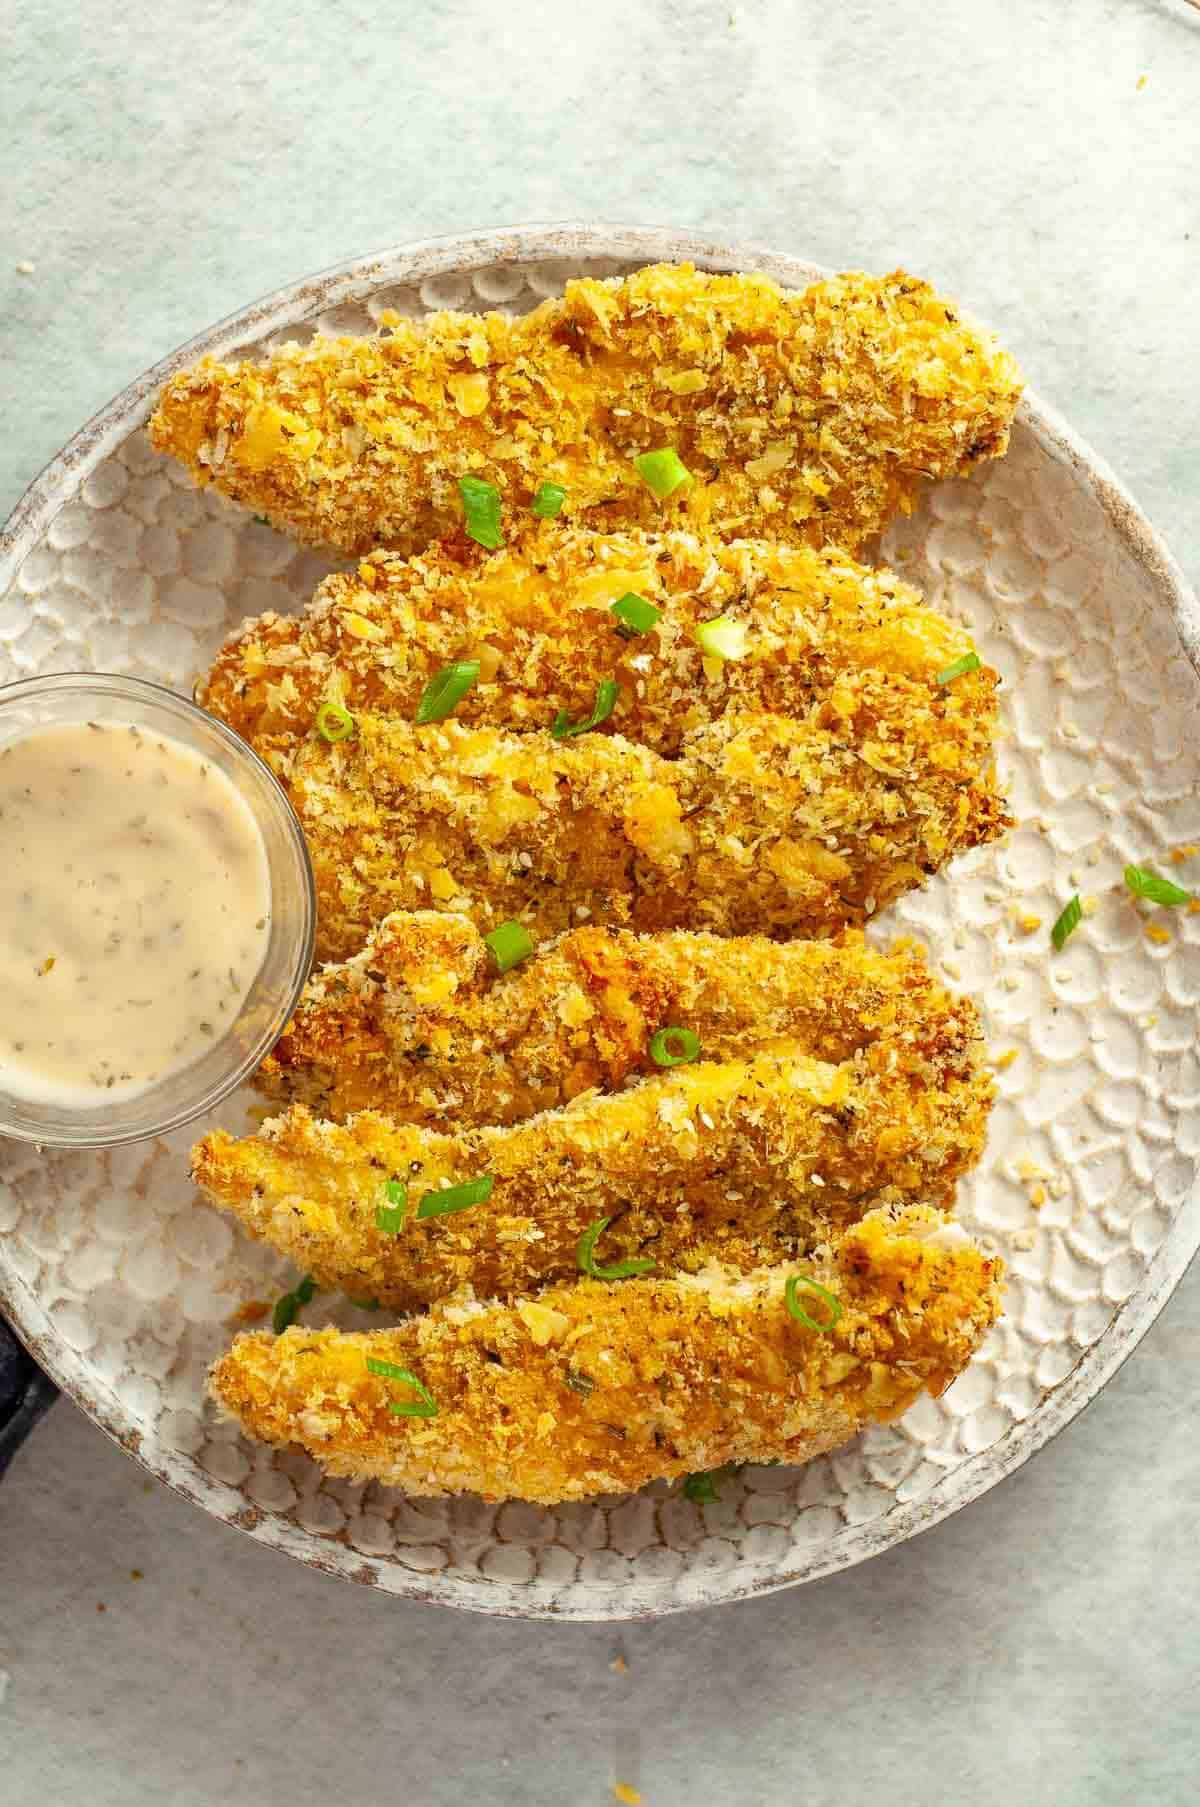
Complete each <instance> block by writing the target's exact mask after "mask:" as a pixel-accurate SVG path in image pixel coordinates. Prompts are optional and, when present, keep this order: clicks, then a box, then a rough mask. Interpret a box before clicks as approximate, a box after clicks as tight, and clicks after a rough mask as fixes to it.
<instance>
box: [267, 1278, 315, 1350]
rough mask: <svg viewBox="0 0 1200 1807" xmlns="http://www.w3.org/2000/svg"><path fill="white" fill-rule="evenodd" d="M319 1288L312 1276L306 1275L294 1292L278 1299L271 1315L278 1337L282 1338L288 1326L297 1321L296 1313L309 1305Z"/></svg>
mask: <svg viewBox="0 0 1200 1807" xmlns="http://www.w3.org/2000/svg"><path fill="white" fill-rule="evenodd" d="M316 1290H317V1286H316V1282H315V1281H314V1279H313V1277H312V1275H311V1274H305V1276H304V1278H303V1280H301V1281H300V1282H299V1283H298V1284H297V1286H296V1288H295V1290H294V1291H292V1292H290V1293H284V1295H283V1297H282V1298H281V1299H276V1301H275V1309H274V1311H273V1312H272V1313H271V1323H272V1324H273V1325H274V1327H275V1334H276V1336H282V1335H283V1332H284V1331H285V1330H286V1329H287V1327H288V1325H289V1324H291V1323H293V1322H294V1321H295V1317H296V1313H297V1312H298V1311H299V1309H300V1307H301V1306H302V1305H307V1304H308V1303H309V1301H310V1299H312V1297H313V1295H314V1294H315V1293H316Z"/></svg>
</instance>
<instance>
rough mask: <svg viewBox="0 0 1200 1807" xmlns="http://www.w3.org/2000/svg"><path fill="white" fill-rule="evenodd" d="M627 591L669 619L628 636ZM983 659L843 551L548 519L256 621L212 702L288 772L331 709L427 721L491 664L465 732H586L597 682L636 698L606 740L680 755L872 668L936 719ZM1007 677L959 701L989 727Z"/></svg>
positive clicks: (972, 684)
mask: <svg viewBox="0 0 1200 1807" xmlns="http://www.w3.org/2000/svg"><path fill="white" fill-rule="evenodd" d="M629 592H632V593H633V594H635V595H637V596H641V597H643V598H645V599H646V600H647V601H649V602H651V603H653V604H654V606H655V607H656V608H658V609H660V610H661V611H662V613H661V618H660V619H659V621H658V622H657V623H656V624H655V625H653V626H652V627H651V628H650V629H649V630H648V631H646V632H643V633H639V634H636V635H634V634H629V633H628V629H625V630H624V633H625V634H626V635H628V637H623V631H622V624H621V622H620V620H619V619H618V617H616V616H614V615H613V613H612V604H613V603H614V602H616V601H618V600H619V599H620V598H621V597H622V596H624V595H626V594H627V593H629ZM718 615H724V616H725V617H726V618H727V619H729V620H731V621H736V622H738V623H739V624H740V625H741V626H742V627H743V628H744V630H745V640H746V649H745V657H744V658H740V659H727V660H715V659H708V660H706V659H705V657H704V654H703V652H702V650H701V647H700V645H699V644H698V643H697V640H696V637H695V635H696V629H697V627H699V626H700V625H701V624H703V623H704V622H707V621H711V620H712V619H713V618H714V617H716V616H718ZM970 650H971V642H970V637H969V636H968V635H967V634H966V633H965V632H964V630H963V629H962V628H961V627H960V626H959V625H958V624H957V623H955V622H952V621H949V620H948V619H947V618H946V617H945V616H943V615H939V614H938V613H937V612H936V610H934V609H930V608H927V607H926V606H925V605H924V604H923V602H922V600H921V597H920V594H919V593H918V591H916V590H914V589H913V588H912V587H911V585H909V584H906V583H903V582H901V580H900V579H899V578H898V577H896V576H894V575H893V574H892V573H891V572H890V571H871V570H868V569H867V568H866V567H865V566H863V565H860V564H857V563H856V562H855V561H854V560H853V559H852V558H850V557H849V555H848V554H846V553H844V552H839V551H838V550H837V548H835V547H826V548H824V550H822V551H820V552H814V551H813V550H812V549H811V548H809V547H791V548H789V547H786V546H779V545H772V544H770V543H768V542H765V541H762V540H754V541H742V542H739V543H737V544H735V545H723V544H722V543H721V542H720V541H719V540H716V539H714V538H711V537H697V536H696V535H694V534H687V533H666V534H646V533H611V534H596V533H587V532H584V531H581V530H578V529H576V530H564V529H562V528H559V527H556V526H555V525H554V524H553V523H547V524H546V525H545V526H543V527H542V528H541V529H540V531H538V532H537V533H535V534H533V535H532V536H531V537H530V538H529V539H527V540H525V541H523V542H522V543H521V544H520V545H519V546H517V547H513V548H510V549H509V550H507V551H504V552H500V553H497V554H496V555H495V556H494V557H493V558H485V557H484V556H483V555H482V554H481V552H480V550H479V548H478V547H468V546H466V545H464V543H463V542H462V541H454V542H451V543H448V544H443V545H440V546H433V547H431V548H430V550H429V551H428V552H427V553H426V554H425V555H424V556H423V557H421V558H413V559H407V560H406V559H402V558H398V557H396V556H395V555H393V554H389V553H377V554H375V555H373V556H372V557H371V558H369V559H366V560H364V562H363V563H362V564H361V565H360V566H359V567H358V569H357V570H356V571H353V572H345V573H338V574H336V575H334V576H332V577H329V578H327V579H326V580H325V582H324V583H323V584H322V585H321V587H320V588H319V589H318V591H317V593H316V596H315V597H314V598H313V601H312V603H311V604H310V606H309V607H308V609H306V611H305V612H304V614H303V615H300V616H290V617H285V616H280V615H273V614H272V615H264V616H261V617H260V618H259V619H258V620H257V621H249V622H247V623H246V624H245V625H244V626H243V627H242V628H241V629H240V630H239V632H238V633H237V634H235V635H234V636H233V637H232V639H230V640H229V641H228V642H227V644H226V645H225V647H224V648H223V649H222V651H221V652H220V654H219V655H218V657H217V660H216V663H215V665H214V666H213V669H212V671H211V673H210V674H209V676H208V678H207V680H206V681H205V682H204V683H203V684H202V685H201V686H200V688H199V689H198V691H197V701H198V702H200V703H202V704H203V705H204V707H205V708H206V709H210V710H212V711H213V713H214V714H216V715H219V716H221V717H222V719H223V720H224V721H226V722H228V723H229V725H230V727H231V728H234V729H235V730H236V731H237V733H239V734H240V735H241V736H242V737H243V739H245V740H248V741H250V742H251V743H252V744H253V745H254V746H255V747H257V748H258V750H259V751H260V752H261V753H264V754H269V755H270V756H271V758H272V763H273V764H275V765H276V766H277V767H278V766H280V765H281V764H283V763H285V762H286V759H287V757H288V756H289V755H290V752H291V751H292V750H293V749H294V748H295V746H296V745H297V743H298V742H299V741H300V740H303V739H304V738H305V737H306V736H307V735H309V734H310V733H311V731H312V726H313V718H314V717H315V715H316V712H317V710H318V708H319V707H320V705H321V704H322V703H323V702H333V703H338V704H341V705H343V706H345V707H347V708H349V709H350V710H352V711H358V710H362V709H365V710H368V711H370V712H371V713H372V714H377V715H401V716H405V717H407V718H409V719H411V718H412V717H413V715H414V714H415V712H416V708H417V703H418V701H419V699H420V696H421V692H422V690H423V689H424V687H425V685H426V683H427V682H428V680H429V679H430V678H432V677H433V676H434V674H435V673H436V672H438V671H439V670H441V669H442V668H443V667H444V666H446V665H448V664H450V663H451V662H452V661H454V660H457V659H478V661H479V663H480V680H481V681H480V682H479V683H477V684H476V685H475V687H474V689H472V690H470V691H468V693H467V694H466V696H465V697H464V698H463V699H462V701H461V702H460V703H459V705H458V708H457V709H456V711H455V720H456V721H457V722H460V723H463V724H470V725H483V726H488V727H495V728H507V729H529V728H546V727H548V726H549V725H550V723H551V722H552V721H553V720H554V718H555V715H556V714H557V713H558V711H559V710H560V709H565V710H566V712H567V714H568V715H569V716H570V718H571V719H572V720H578V719H580V718H581V717H583V716H586V715H587V713H588V711H589V710H590V709H591V707H592V702H593V699H594V697H595V693H596V682H597V679H598V678H601V677H613V678H615V679H616V680H617V681H618V683H619V685H620V697H619V699H618V702H617V706H616V708H615V710H614V711H613V714H612V715H611V716H610V717H609V719H608V721H607V722H606V723H605V729H606V731H612V730H615V731H616V732H618V733H620V734H624V735H625V736H626V737H627V738H628V739H630V740H637V741H640V742H641V743H642V744H643V745H644V746H648V747H650V748H652V749H653V751H654V752H656V753H664V754H667V755H668V756H670V755H673V754H676V753H678V752H679V750H680V747H681V744H682V743H683V741H684V738H685V736H686V735H687V734H688V733H689V731H691V730H693V729H696V728H698V727H701V726H703V725H704V723H706V722H709V721H713V720H715V719H716V718H717V717H719V716H721V715H724V714H725V712H726V711H727V710H733V711H745V710H750V709H769V710H774V711H776V712H778V713H780V714H783V715H794V714H796V713H798V712H802V711H804V710H805V709H807V708H808V707H809V706H810V705H811V704H812V702H813V700H814V698H815V697H817V696H824V695H826V694H827V693H828V692H829V691H830V690H831V689H832V688H833V687H834V685H841V686H847V685H851V686H852V685H854V684H855V683H856V682H857V680H858V678H859V676H860V674H861V673H863V672H864V671H866V672H868V673H874V674H876V675H878V674H879V673H880V672H885V673H891V674H896V675H900V676H903V677H905V678H907V679H909V680H911V681H912V684H913V687H914V694H915V695H923V696H924V697H925V698H926V700H927V701H928V700H931V699H932V701H933V702H934V703H935V705H936V702H937V700H938V696H939V692H938V690H937V677H938V674H939V673H940V672H942V671H944V670H945V669H946V668H947V667H948V666H951V665H953V664H954V663H955V662H956V661H957V660H959V659H961V658H962V657H963V655H964V654H965V653H968V652H969V651H970ZM994 681H995V680H994V675H993V674H992V673H991V672H983V671H978V672H970V673H967V674H965V675H964V676H963V677H961V678H959V679H958V680H956V686H955V687H956V691H957V692H958V697H959V700H960V701H961V698H962V696H964V695H970V696H971V698H972V701H973V705H974V707H975V708H977V709H978V710H979V712H980V715H981V716H984V715H988V714H990V712H991V711H992V710H993V709H994V696H993V685H994Z"/></svg>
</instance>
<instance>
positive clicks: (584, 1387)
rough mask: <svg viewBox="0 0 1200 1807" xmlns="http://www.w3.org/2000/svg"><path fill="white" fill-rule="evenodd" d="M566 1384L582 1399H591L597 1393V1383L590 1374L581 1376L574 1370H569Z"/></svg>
mask: <svg viewBox="0 0 1200 1807" xmlns="http://www.w3.org/2000/svg"><path fill="white" fill-rule="evenodd" d="M566 1382H567V1385H568V1386H569V1387H570V1389H571V1391H572V1393H578V1395H579V1397H580V1398H581V1399H590V1398H591V1396H592V1394H593V1393H594V1392H595V1391H596V1383H595V1381H594V1380H593V1379H592V1377H591V1375H590V1374H580V1373H578V1372H577V1371H576V1370H575V1369H574V1368H568V1370H567V1374H566Z"/></svg>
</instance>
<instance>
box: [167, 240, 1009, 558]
mask: <svg viewBox="0 0 1200 1807" xmlns="http://www.w3.org/2000/svg"><path fill="white" fill-rule="evenodd" d="M388 324H389V326H390V333H389V335H388V336H381V337H378V338H368V339H350V338H342V339H328V338H321V337H318V338H315V339H314V340H313V341H312V342H311V343H310V344H308V345H298V344H290V345H287V346H284V347H283V348H282V349H281V350H279V351H277V352H276V353H274V354H273V355H272V356H271V357H269V358H267V359H265V360H264V361H263V362H261V363H259V362H247V363H242V364H238V365H235V366H232V367H230V366H228V365H223V364H219V363H216V362H214V361H213V360H212V359H211V358H206V359H203V360H202V361H201V362H200V363H199V364H198V365H196V366H195V367H194V368H193V369H191V370H185V371H183V372H181V373H180V374H179V375H178V376H176V377H173V378H172V379H171V381H170V382H169V383H168V384H167V385H166V387H165V388H164V390H163V392H162V394H161V396H160V398H159V405H158V410H157V412H156V413H155V415H154V416H153V418H152V420H151V422H150V434H151V438H152V440H153V442H154V444H155V445H156V446H157V447H158V448H159V449H160V450H161V451H164V452H169V453H170V454H171V455H172V456H174V457H176V458H178V459H180V460H182V462H183V463H184V464H185V465H186V466H187V468H188V469H189V471H190V472H191V473H192V475H193V477H194V478H195V479H196V481H197V482H200V483H213V484H215V485H216V487H217V488H218V489H220V490H221V491H222V492H223V493H224V494H225V495H227V496H231V497H232V498H233V499H234V500H235V501H237V502H240V503H242V504H243V505H244V506H245V507H247V508H251V509H253V510H254V511H255V512H256V513H258V514H263V515H266V516H268V517H269V518H270V520H271V522H272V523H273V524H274V525H275V526H276V527H279V528H282V529H285V530H287V531H289V532H291V533H293V534H295V535H296V536H297V537H298V538H300V539H302V540H306V541H309V542H310V543H312V544H315V545H322V546H327V547H331V548H334V549H335V550H337V551H339V552H343V553H349V554H360V553H363V552H367V551H369V550H371V548H373V547H376V546H390V547H392V548H394V549H396V550H398V551H401V552H404V553H411V552H420V551H421V550H422V549H423V548H424V547H425V546H427V545H428V544H429V543H430V541H431V540H434V539H438V538H441V537H442V536H444V535H446V534H450V533H453V532H455V531H456V530H459V529H460V527H461V522H462V504H461V501H460V498H459V494H458V490H457V479H458V478H459V477H461V476H463V475H476V476H483V477H485V478H487V479H488V480H490V481H491V482H493V483H495V484H496V485H497V486H498V487H499V489H500V491H501V493H502V497H503V502H504V530H505V532H506V533H507V534H508V535H509V537H512V536H513V535H515V533H516V532H517V531H519V529H520V526H521V523H522V522H523V521H527V520H528V519H529V508H530V503H531V501H532V498H533V496H534V494H535V492H536V491H537V489H538V486H539V485H540V484H541V483H543V482H546V481H549V482H553V483H556V484H560V485H562V486H563V487H564V488H565V489H566V492H567V500H566V503H565V506H564V509H563V517H564V519H567V520H585V521H586V522H587V524H588V525H591V526H594V527H603V526H611V525H616V526H630V525H644V526H654V525H662V524H664V523H665V524H672V523H675V522H678V521H679V520H680V519H690V520H691V521H693V522H695V523H697V524H699V525H706V524H707V525H710V526H711V527H712V528H713V529H714V530H715V531H716V532H718V533H720V534H721V535H723V536H725V537H727V538H729V537H736V536H738V535H741V534H746V533H755V534H758V535H761V536H762V537H764V538H769V539H778V540H783V541H788V542H792V543H795V544H800V543H807V544H811V545H815V546H820V545H824V544H825V543H826V542H828V541H835V542H838V543H841V544H843V545H846V546H848V547H850V548H851V549H853V548H854V547H856V546H858V545H860V544H861V543H862V542H863V540H864V539H866V538H868V537H869V536H871V535H872V534H874V533H876V532H878V530H879V529H880V528H881V527H882V526H883V524H884V523H885V522H886V521H887V520H888V519H889V517H890V516H892V515H893V514H895V513H896V512H897V511H898V510H908V509H910V508H911V506H912V500H913V496H914V493H915V491H916V489H917V487H918V485H919V484H920V483H921V481H922V480H924V479H926V478H933V479H938V478H943V477H951V476H956V475H958V474H960V473H962V472H964V471H967V470H969V469H970V468H971V466H972V465H974V464H977V463H979V462H980V461H981V460H983V459H985V458H993V457H997V456H999V455H1000V454H1001V453H1002V452H1003V451H1004V450H1005V448H1006V446H1007V444H1008V430H1009V425H1010V422H1011V420H1012V416H1013V412H1014V410H1015V408H1016V405H1017V401H1018V399H1019V396H1020V390H1021V381H1020V376H1019V374H1018V371H1017V368H1016V365H1015V364H1014V363H1013V360H1012V359H1011V357H1009V355H1008V353H1007V352H1005V351H1003V350H1001V349H1000V348H999V346H998V345H997V344H996V342H995V340H994V339H993V338H992V336H991V335H990V334H987V333H982V332H979V331H976V330H974V329H972V328H971V327H969V326H967V325H966V324H964V322H963V321H962V319H961V318H960V316H959V314H958V311H957V309H956V308H955V307H954V305H953V304H952V303H950V302H948V301H947V300H946V299H945V298H944V297H942V296H939V295H938V294H937V293H936V292H935V291H934V290H933V289H932V288H930V287H929V285H928V284H927V283H924V282H919V281H917V280H916V279H915V278H913V277H911V276H907V275H905V274H904V272H903V271H896V272H894V273H893V274H892V275H890V276H883V277H876V276H865V275H862V274H859V273H851V274H848V275H844V276H835V277H831V278H829V279H828V280H825V281H822V282H816V283H813V284H812V286H811V287H810V288H807V289H805V290H803V291H800V292H794V293H787V292H785V291H783V290H782V289H780V288H779V287H778V286H777V285H776V284H775V283H774V282H772V281H770V280H769V279H768V278H767V277H765V276H713V275H706V274H702V273H700V272H698V271H697V270H695V269H694V268H693V267H692V265H690V264H679V265H670V264H659V265H656V266H653V267H651V268H648V269H643V270H640V271H638V272H637V273H636V274H635V275H633V276H629V277H626V278H624V279H622V280H620V281H606V282H597V281H590V280H578V281H574V282H570V283H568V284H567V287H566V292H565V293H564V295H563V297H562V299H561V300H553V301H547V302H545V303H544V304H543V305H542V306H541V307H539V308H537V309H536V310H535V311H534V312H533V313H531V314H528V315H526V316H525V317H524V318H522V319H517V320H512V319H508V318H507V317H506V316H504V315H502V314H497V313H489V314H484V315H471V314H437V315H435V316H433V317H432V318H431V319H429V320H426V321H422V322H416V321H411V320H407V319H400V318H398V317H395V316H392V317H391V318H390V320H389V322H388ZM663 447H672V448H674V449H675V451H676V452H677V453H678V454H679V456H680V457H681V458H682V460H683V463H684V465H685V466H686V467H687V469H688V470H689V471H690V472H691V473H692V476H693V478H694V482H693V483H692V484H691V486H690V488H688V489H687V490H685V491H680V492H677V495H678V496H679V498H680V499H678V500H676V499H675V498H672V499H671V500H670V501H668V502H666V503H662V502H659V501H657V500H656V499H655V497H654V496H653V495H652V493H651V491H650V490H649V489H648V488H647V486H646V485H645V483H644V482H643V481H642V479H641V478H640V477H639V475H638V474H637V472H636V470H635V469H634V465H633V460H634V458H635V457H636V456H638V455H639V454H640V453H643V452H647V451H656V450H659V449H661V448H663Z"/></svg>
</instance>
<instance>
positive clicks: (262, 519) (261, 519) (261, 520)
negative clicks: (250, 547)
mask: <svg viewBox="0 0 1200 1807" xmlns="http://www.w3.org/2000/svg"><path fill="white" fill-rule="evenodd" d="M254 519H255V520H256V521H257V522H258V524H259V526H260V527H269V526H270V525H271V523H270V521H268V519H267V517H266V515H265V514H256V515H255V516H254Z"/></svg>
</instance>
